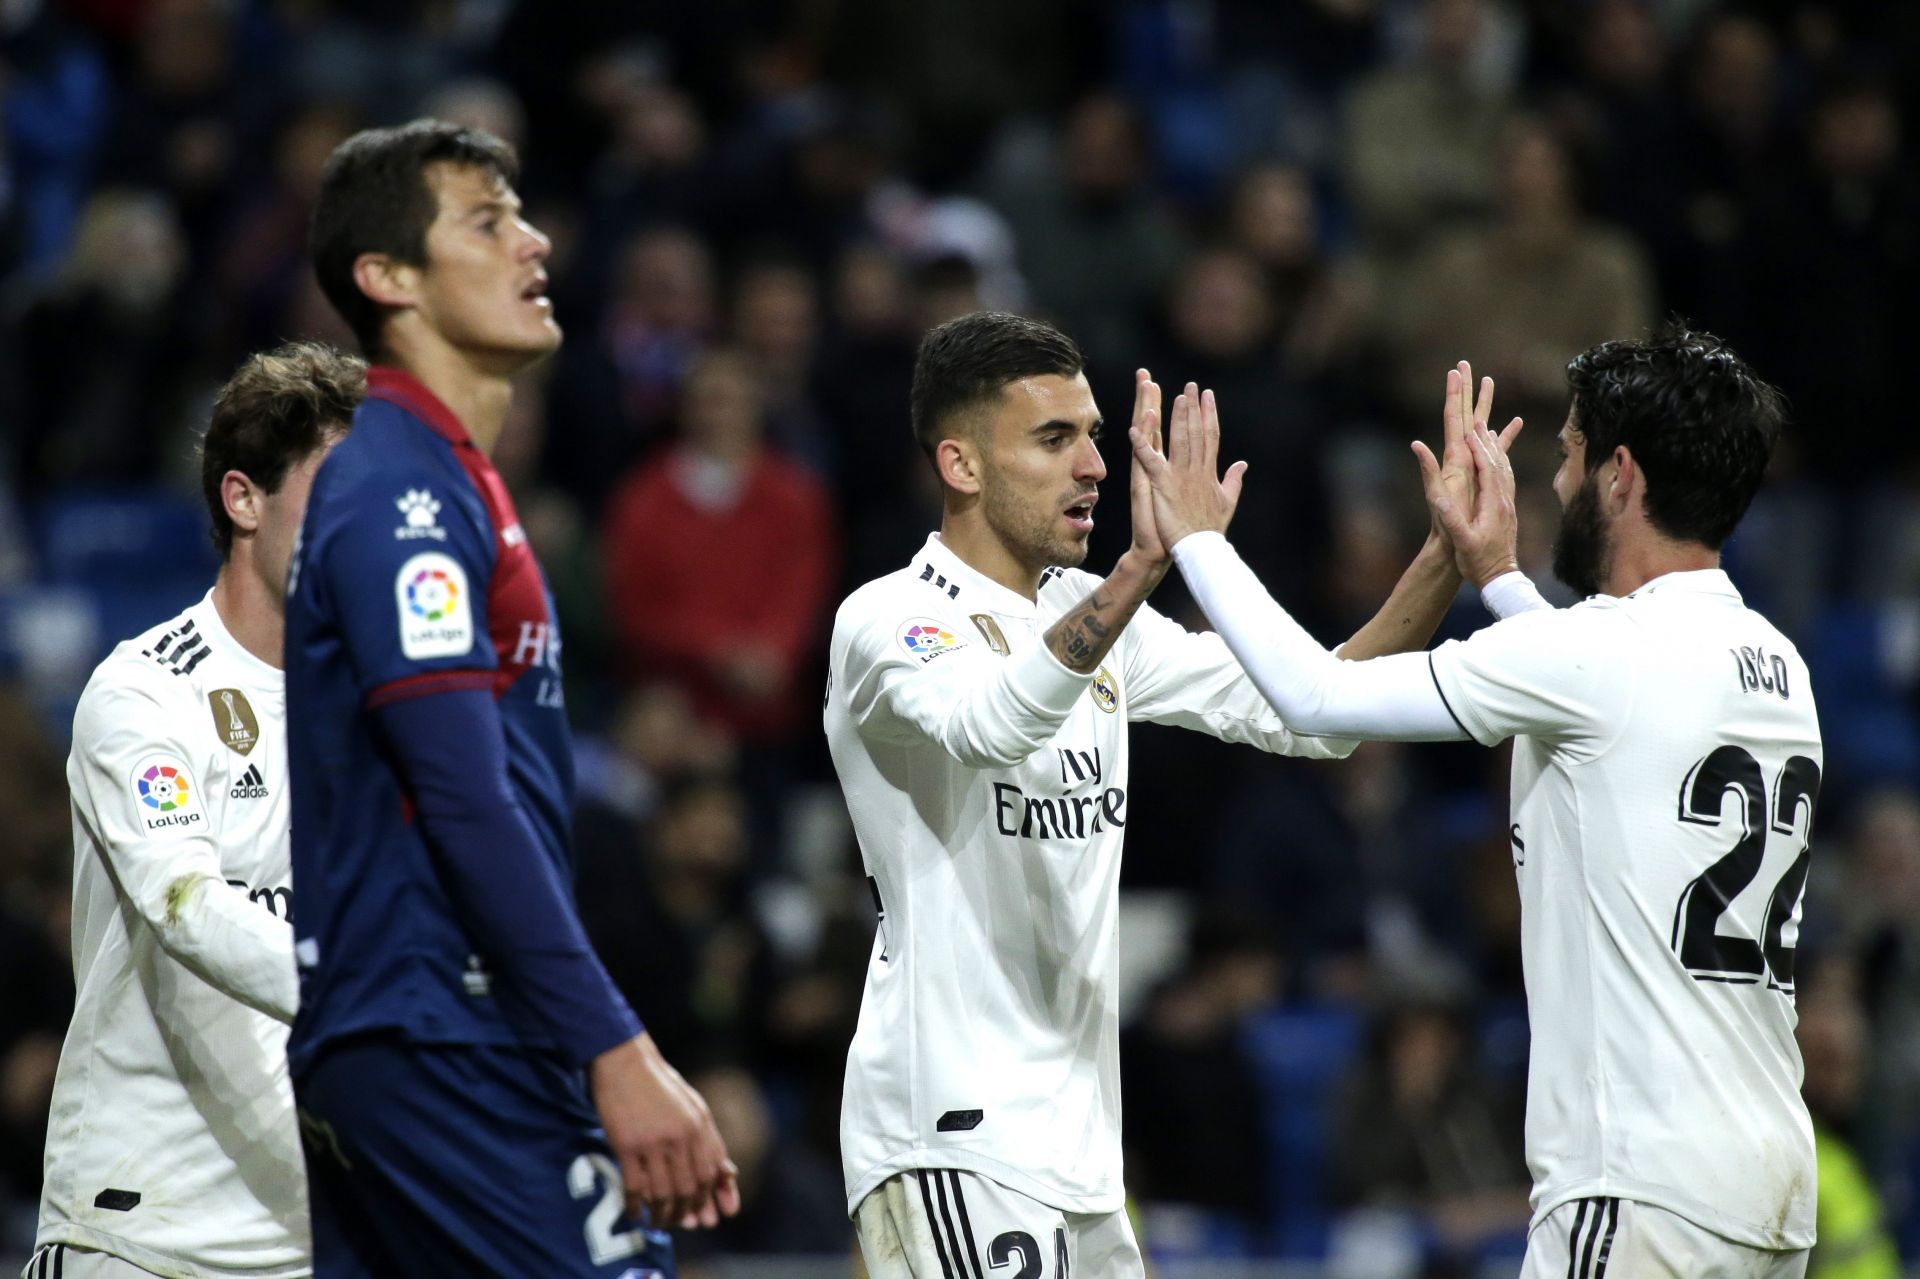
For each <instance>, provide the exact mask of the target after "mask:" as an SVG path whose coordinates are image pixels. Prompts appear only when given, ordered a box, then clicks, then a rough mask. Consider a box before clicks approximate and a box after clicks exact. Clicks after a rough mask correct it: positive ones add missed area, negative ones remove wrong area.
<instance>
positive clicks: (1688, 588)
mask: <svg viewBox="0 0 1920 1279" xmlns="http://www.w3.org/2000/svg"><path fill="white" fill-rule="evenodd" d="M1653 594H1662V595H1681V594H1685V595H1724V596H1726V597H1727V598H1728V599H1731V600H1738V599H1739V598H1740V588H1739V587H1737V586H1735V585H1734V584H1733V579H1732V578H1730V577H1728V576H1727V570H1725V569H1723V568H1694V569H1687V570H1685V571H1683V572H1678V573H1662V574H1661V575H1660V576H1658V577H1656V578H1654V579H1653V580H1652V581H1651V582H1648V583H1646V584H1645V585H1643V586H1642V587H1641V588H1640V589H1639V590H1637V591H1633V592H1630V593H1629V594H1628V595H1627V598H1628V599H1630V600H1637V599H1640V598H1641V597H1642V596H1646V595H1653Z"/></svg>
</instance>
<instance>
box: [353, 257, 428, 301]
mask: <svg viewBox="0 0 1920 1279" xmlns="http://www.w3.org/2000/svg"><path fill="white" fill-rule="evenodd" d="M353 282H354V283H355V284H356V285H358V286H359V288H360V291H361V292H362V293H364V294H366V295H367V296H368V297H370V298H372V299H373V300H374V301H375V302H378V303H379V304H380V305H381V306H393V307H402V306H411V305H413V302H414V299H415V295H416V293H417V291H418V289H419V283H420V268H419V267H416V266H413V265H411V264H409V263H406V262H402V261H400V260H399V259H398V258H394V257H389V256H388V255H387V254H385V253H362V254H361V255H360V256H359V257H357V258H355V259H354V260H353Z"/></svg>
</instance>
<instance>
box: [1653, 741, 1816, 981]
mask: <svg viewBox="0 0 1920 1279" xmlns="http://www.w3.org/2000/svg"><path fill="white" fill-rule="evenodd" d="M1767 790H1768V788H1767V779H1766V774H1765V773H1763V772H1762V771H1761V768H1760V761H1758V760H1756V759H1755V758H1754V757H1753V754H1752V752H1750V751H1748V750H1747V749H1746V748H1745V747H1742V746H1721V747H1718V748H1716V749H1715V750H1714V752H1713V753H1712V754H1710V755H1708V756H1707V757H1706V758H1705V759H1703V760H1701V761H1700V762H1699V763H1698V764H1695V765H1694V766H1693V769H1692V771H1691V772H1689V773H1688V774H1687V778H1686V780H1685V781H1683V782H1682V783H1680V820H1681V821H1683V822H1686V823H1688V824H1690V825H1698V826H1718V825H1720V824H1721V823H1720V805H1721V802H1722V800H1724V799H1725V797H1726V793H1727V792H1728V791H1733V792H1734V793H1735V794H1736V795H1738V796H1739V798H1740V813H1741V819H1742V820H1741V827H1742V831H1741V835H1740V839H1739V841H1738V842H1737V843H1735V844H1734V846H1733V849H1732V851H1731V852H1729V853H1727V855H1726V856H1724V857H1722V858H1720V859H1719V860H1718V861H1716V862H1714V863H1713V865H1711V866H1709V867H1707V868H1706V870H1704V871H1702V872H1701V873H1700V874H1699V875H1698V876H1696V877H1695V878H1694V879H1693V880H1692V881H1691V882H1690V883H1688V884H1687V886H1686V888H1685V889H1684V890H1682V892H1681V894H1680V901H1679V904H1678V905H1676V906H1675V907H1674V911H1673V949H1674V953H1675V954H1677V955H1678V956H1679V957H1680V963H1681V965H1682V966H1683V967H1684V968H1685V969H1686V970H1687V971H1688V972H1689V973H1691V974H1693V976H1694V977H1695V978H1697V979H1698V980H1701V981H1724V982H1735V983H1741V984H1758V983H1760V982H1763V981H1764V982H1765V983H1766V985H1767V988H1768V989H1770V990H1778V991H1784V992H1786V993H1787V994H1789V995H1791V994H1792V993H1793V957H1794V947H1792V946H1790V945H1788V944H1787V941H1786V930H1787V924H1788V922H1789V921H1791V920H1792V918H1793V914H1794V910H1795V909H1796V908H1797V907H1798V905H1799V903H1800V894H1801V893H1802V892H1803V891H1804V890H1805V888H1806V886H1807V865H1808V863H1809V861H1810V859H1811V857H1812V853H1811V852H1810V850H1809V849H1808V847H1807V843H1808V841H1809V840H1811V839H1812V838H1813V809H1814V804H1815V802H1816V801H1817V800H1818V799H1819V796H1820V765H1818V764H1816V763H1814V762H1813V761H1812V760H1811V759H1808V758H1807V757H1806V756H1805V755H1795V756H1794V757H1793V758H1791V759H1789V760H1788V761H1787V762H1786V765H1785V766H1784V767H1783V768H1782V769H1781V770H1780V774H1779V776H1778V778H1777V779H1776V780H1775V783H1774V786H1773V794H1772V796H1771V799H1772V801H1773V802H1772V803H1771V804H1769V803H1768V799H1769V795H1768V793H1767ZM1802 804H1804V805H1805V806H1806V810H1807V816H1806V821H1805V824H1804V825H1803V824H1802V823H1801V820H1800V807H1801V805H1802ZM1769 832H1778V833H1779V834H1782V835H1787V836H1794V835H1798V836H1799V843H1800V851H1799V854H1798V855H1797V856H1795V857H1794V859H1793V864H1792V865H1790V866H1788V867H1787V872H1786V874H1784V875H1782V876H1781V877H1780V880H1779V882H1778V883H1776V884H1775V885H1774V886H1773V893H1772V895H1771V896H1770V897H1768V898H1767V913H1766V915H1765V916H1764V918H1763V920H1762V922H1761V926H1760V936H1759V937H1743V936H1739V935H1737V934H1733V933H1722V932H1720V931H1719V927H1720V919H1721V917H1722V916H1723V915H1725V914H1726V913H1727V911H1728V909H1729V908H1730V907H1731V906H1732V905H1733V900H1734V898H1736V897H1738V896H1739V895H1740V894H1741V893H1743V892H1745V891H1746V889H1747V886H1748V885H1749V884H1751V883H1753V881H1754V877H1755V876H1757V875H1758V874H1759V873H1760V864H1761V862H1763V861H1765V860H1766V855H1767V835H1768V833H1769Z"/></svg>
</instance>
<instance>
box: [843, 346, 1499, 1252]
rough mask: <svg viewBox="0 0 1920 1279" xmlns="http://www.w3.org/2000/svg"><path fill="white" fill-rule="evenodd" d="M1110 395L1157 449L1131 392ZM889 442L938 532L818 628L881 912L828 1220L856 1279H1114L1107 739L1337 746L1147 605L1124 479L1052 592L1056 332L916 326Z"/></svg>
mask: <svg viewBox="0 0 1920 1279" xmlns="http://www.w3.org/2000/svg"><path fill="white" fill-rule="evenodd" d="M1135 392H1136V393H1135V402H1134V410H1133V423H1134V428H1135V429H1136V430H1141V431H1145V432H1148V433H1152V432H1153V431H1155V430H1156V429H1157V422H1158V415H1159V406H1160V393H1159V388H1158V387H1157V386H1156V385H1154V383H1152V382H1151V381H1149V380H1148V377H1147V374H1146V371H1145V370H1142V371H1141V372H1140V373H1139V374H1138V375H1137V378H1136V387H1135ZM1490 394H1491V391H1490V389H1489V391H1488V395H1489V396H1490ZM1489 404H1490V401H1488V402H1483V406H1482V408H1481V410H1480V411H1481V412H1482V413H1484V411H1485V408H1486V407H1488V406H1489ZM1450 411H1453V408H1452V406H1451V405H1450ZM912 418H913V429H914V433H915V435H916V436H917V437H918V439H919V442H920V445H921V447H922V448H923V449H924V450H925V451H926V453H927V455H928V457H929V458H930V459H931V460H932V462H933V464H934V467H935V469H936V470H937V472H938V473H939V477H940V482H941V485H942V489H943V493H944V501H945V508H944V513H943V519H942V522H941V528H940V531H939V532H938V533H936V534H933V535H932V536H930V537H928V539H927V541H926V544H925V545H924V546H922V547H921V548H920V549H919V550H918V551H917V552H916V553H915V554H914V555H913V558H912V559H911V560H910V561H908V563H907V565H906V566H905V567H904V568H902V569H900V570H899V571H898V572H895V573H892V574H889V575H888V576H886V577H882V578H879V579H877V580H875V581H873V582H869V583H868V584H866V585H865V586H863V587H861V588H860V589H859V590H857V591H855V592H854V593H853V594H852V595H851V596H849V597H848V598H847V600H846V601H845V602H844V603H843V604H842V605H841V607H840V610H839V613H838V615H837V616H836V618H835V620H834V628H833V641H832V651H831V670H830V674H829V681H828V686H827V698H826V708H825V722H826V732H827V741H828V745H829V747H830V749H831V751H832V755H833V762H834V767H835V769H836V770H837V771H838V773H839V776H840V782H841V785H842V787H843V788H844V789H845V792H846V797H847V804H848V807H849V809H850V810H851V812H852V815H853V824H854V830H855V832H856V834H857V835H858V837H859V842H860V848H861V854H862V857H863V858H864V860H865V863H866V869H867V871H868V874H869V877H870V880H871V883H872V885H873V891H874V896H875V901H876V904H877V906H878V907H879V910H880V912H881V921H880V929H879V935H878V937H877V938H876V939H875V945H874V950H873V956H872V960H871V962H870V963H869V965H868V969H867V977H866V990H865V994H864V997H863V999H862V1003H861V1009H860V1021H859V1026H858V1029H857V1030H856V1032H855V1035H854V1040H853V1045H852V1048H851V1051H850V1053H849V1060H848V1066H847V1078H846V1086H845V1088H846V1090H845V1098H844V1101H843V1105H842V1111H841V1151H842V1158H843V1162H844V1171H845V1176H846V1190H847V1208H848V1212H849V1213H850V1214H851V1215H852V1216H853V1217H854V1220H855V1225H856V1229H857V1232H858V1234H859V1237H860V1243H861V1250H862V1252H863V1253H864V1254H865V1256H866V1259H867V1266H868V1269H869V1271H870V1273H872V1274H873V1275H874V1276H875V1279H896V1277H905V1276H913V1279H930V1277H936V1279H955V1277H956V1276H976V1277H977V1276H978V1275H980V1274H982V1273H984V1272H985V1271H986V1270H987V1269H999V1268H1002V1267H1009V1266H1011V1267H1014V1268H1015V1269H1014V1270H1009V1271H1007V1273H1009V1274H1011V1273H1015V1272H1016V1271H1017V1273H1019V1274H1021V1275H1027V1276H1037V1275H1040V1274H1041V1273H1043V1271H1044V1273H1046V1274H1050V1275H1057V1276H1060V1279H1066V1276H1067V1274H1068V1272H1069V1270H1071V1273H1072V1275H1073V1276H1075V1279H1105V1277H1107V1276H1138V1275H1140V1274H1141V1273H1142V1263H1141V1258H1140V1251H1139V1248H1138V1245H1137V1244H1136V1242H1135V1239H1134V1235H1133V1231H1132V1228H1131V1227H1130V1226H1129V1224H1128V1222H1127V1217H1126V1213H1125V1212H1124V1210H1123V1204H1124V1199H1125V1194H1124V1190H1123V1187H1122V1179H1121V1154H1120V1098H1119V1070H1118V1055H1119V1012H1118V1006H1117V985H1118V956H1117V942H1116V932H1115V929H1116V924H1115V918H1116V915H1117V912H1118V905H1119V899H1118V883H1119V868H1120V846H1121V838H1122V835H1123V834H1124V831H1125V827H1126V823H1127V818H1128V808H1127V731H1126V726H1127V723H1128V722H1129V721H1131V720H1153V721H1156V722H1159V723H1166V724H1179V725H1181V726H1183V727H1186V728H1192V729H1197V730H1199V731H1201V732H1205V733H1210V734H1212V735H1214V736H1215V737H1219V738H1222V739H1225V740H1228V741H1235V742H1245V743H1249V744H1252V745H1255V746H1258V747H1260V748H1261V749H1263V750H1267V751H1273V752H1276V753H1283V754H1295V755H1308V756H1315V757H1328V756H1337V755H1341V754H1344V753H1346V752H1347V751H1348V750H1350V749H1351V744H1349V743H1343V742H1337V741H1332V740H1326V739H1321V738H1316V737H1303V736H1299V735H1296V734H1295V733H1293V732H1291V731H1289V726H1288V725H1286V724H1285V723H1283V722H1282V719H1281V717H1279V716H1276V715H1275V714H1274V713H1273V712H1272V710H1271V709H1270V708H1269V707H1268V706H1267V704H1266V703H1265V701H1264V700H1263V699H1262V698H1261V696H1260V693H1259V690H1257V689H1256V688H1255V687H1254V686H1253V685H1252V684H1251V683H1250V682H1249V681H1248V680H1247V678H1246V676H1245V674H1244V673H1243V672H1242V671H1241V670H1240V668H1239V666H1238V664H1237V663H1236V662H1235V661H1234V659H1233V655H1232V654H1231V653H1230V652H1229V651H1228V650H1227V648H1226V646H1225V645H1224V644H1223V643H1222V642H1221V641H1220V639H1219V637H1217V636H1214V635H1197V634H1192V633H1189V632H1188V631H1186V630H1185V629H1184V628H1182V627H1181V626H1179V625H1178V624H1177V623H1175V622H1173V621H1171V620H1169V619H1167V618H1165V617H1162V616H1160V615H1159V614H1157V613H1155V612H1154V611H1153V610H1151V609H1145V608H1143V607H1142V604H1143V602H1144V601H1145V599H1146V597H1147V595H1148V593H1149V592H1150V591H1152V590H1153V588H1154V586H1155V585H1156V584H1157V583H1158V582H1159V581H1160V579H1161V577H1162V576H1163V575H1164V574H1165V573H1166V571H1167V569H1168V567H1169V566H1170V563H1171V561H1170V559H1169V557H1168V554H1167V551H1166V549H1165V547H1164V546H1163V544H1162V539H1161V535H1160V533H1159V531H1158V530H1157V529H1156V526H1155V522H1154V511H1153V505H1152V500H1151V497H1150V494H1149V492H1148V489H1147V487H1146V482H1145V473H1144V472H1143V471H1142V470H1140V469H1139V468H1137V467H1136V468H1135V469H1134V472H1133V478H1132V483H1131V485H1130V488H1129V494H1130V499H1131V506H1132V511H1131V514H1132V519H1133V529H1132V544H1131V546H1130V547H1129V548H1128V550H1127V551H1126V552H1125V554H1123V555H1122V556H1121V557H1120V560H1119V563H1118V564H1116V565H1115V567H1114V569H1113V571H1112V572H1111V573H1110V574H1109V575H1108V576H1107V577H1106V578H1105V579H1104V580H1101V579H1098V578H1095V577H1093V576H1092V575H1091V574H1087V573H1082V572H1079V571H1077V570H1076V569H1074V568H1073V566H1074V565H1076V564H1078V563H1080V562H1081V561H1082V560H1083V559H1084V558H1085V557H1086V553H1087V538H1088V535H1089V534H1090V533H1091V531H1092V529H1093V512H1094V506H1095V503H1096V502H1097V501H1098V498H1099V494H1098V485H1099V482H1100V480H1101V479H1102V478H1103V477H1104V476H1105V475H1106V466H1105V464H1104V463H1103V462H1102V460H1101V457H1100V449H1099V443H1098V441H1099V435H1100V424H1101V423H1100V413H1099V410H1098V409H1097V408H1096V407H1095V405H1094V401H1093V395H1092V393H1091V391H1089V389H1088V387H1087V380H1086V377H1085V375H1084V374H1083V373H1082V362H1081V357H1080V353H1079V351H1078V350H1077V349H1076V348H1075V346H1074V344H1073V343H1072V342H1071V341H1070V340H1069V339H1068V338H1067V337H1066V336H1064V335H1063V334H1061V333H1060V332H1058V331H1057V330H1055V329H1053V328H1051V327H1049V326H1047V325H1045V324H1041V323H1038V322H1036V321H1033V320H1028V319H1023V318H1021V317H1018V316H1013V315H1004V314H996V313H991V312H987V313H980V314H975V315H968V316H963V317H961V318H959V319H955V320H952V321H949V322H947V323H945V324H942V325H940V326H938V327H937V328H935V329H933V330H932V331H931V332H929V333H928V334H927V336H926V337H925V339H924V340H923V341H922V344H921V347H920V351H919V355H918V359H917V364H916V368H915V370H914V380H913V392H912ZM1451 565H1452V557H1451V552H1450V550H1449V549H1448V548H1447V547H1446V546H1445V545H1444V543H1443V542H1442V541H1440V540H1439V539H1438V538H1430V539H1429V541H1428V544H1427V545H1426V546H1425V547H1423V549H1422V550H1421V552H1420V555H1419V557H1418V558H1417V559H1416V560H1415V561H1414V563H1413V565H1412V567H1410V568H1409V569H1408V570H1407V572H1406V574H1405V575H1404V576H1403V577H1402V578H1401V580H1400V583H1399V585H1398V586H1397V587H1396V588H1395V590H1394V592H1393V595H1392V597H1391V598H1390V599H1389V600H1388V601H1387V603H1386V605H1385V606H1384V607H1383V608H1382V610H1381V612H1380V613H1379V615H1378V616H1376V617H1375V618H1374V619H1373V620H1372V621H1370V622H1369V623H1368V624H1367V625H1366V626H1365V627H1363V628H1362V630H1361V631H1360V632H1359V633H1358V634H1356V635H1355V636H1354V637H1353V638H1352V639H1351V640H1349V641H1348V642H1347V644H1346V645H1345V646H1344V648H1343V649H1342V650H1341V655H1342V656H1344V657H1364V656H1372V655H1375V654H1379V653H1387V652H1397V651H1400V650H1402V649H1404V648H1408V647H1418V646H1420V645H1423V644H1425V643H1426V642H1427V640H1428V639H1429V638H1430V637H1431V636H1432V633H1433V628H1434V627H1435V626H1436V625H1437V624H1438V622H1439V620H1440V617H1441V615H1442V613H1443V612H1444V610H1445V608H1446V606H1447V604H1448V602H1449V601H1450V600H1451V599H1452V598H1453V595H1454V593H1455V591H1456V589H1457V587H1458V585H1459V578H1458V576H1457V575H1456V573H1455V572H1454V571H1453V569H1452V566H1451ZM1316 651H1317V650H1316ZM1330 660H1331V659H1330Z"/></svg>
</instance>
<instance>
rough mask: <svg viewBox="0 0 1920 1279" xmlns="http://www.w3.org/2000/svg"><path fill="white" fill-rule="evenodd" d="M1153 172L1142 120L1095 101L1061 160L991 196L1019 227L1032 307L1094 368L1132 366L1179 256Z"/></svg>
mask: <svg viewBox="0 0 1920 1279" xmlns="http://www.w3.org/2000/svg"><path fill="white" fill-rule="evenodd" d="M1150 165H1151V157H1150V156H1149V154H1148V146H1147V135H1146V130H1145V127H1144V125H1143V124H1142V122H1141V120H1140V117H1139V115H1138V113H1137V112H1135V110H1134V109H1133V108H1132V107H1131V106H1129V105H1128V104H1127V103H1126V102H1125V101H1123V100H1122V99H1120V98H1118V97H1115V96H1114V95H1112V94H1109V93H1096V94H1093V95H1091V96H1089V97H1086V98H1083V99H1081V101H1080V102H1079V103H1078V104H1077V105H1076V106H1075V107H1074V109H1073V112H1072V114H1071V115H1070V116H1069V117H1068V118H1067V121H1066V123H1065V125H1064V126H1063V128H1062V131H1061V135H1060V141H1059V156H1058V159H1057V161H1054V162H1049V163H1046V164H1044V165H1042V166H1039V167H1037V168H1036V169H1034V170H1033V171H1030V172H1024V173H1023V172H1018V171H1015V172H1011V173H1003V174H1002V175H1001V176H999V177H998V178H997V179H996V181H995V182H994V184H993V189H992V190H991V192H990V193H989V194H990V198H991V199H992V201H993V203H994V204H995V205H996V206H997V207H998V208H999V209H1000V211H1001V212H1002V213H1004V214H1005V215H1006V217H1007V221H1008V222H1009V223H1011V224H1012V226H1013V232H1014V238H1015V240H1016V241H1017V243H1018V244H1019V250H1020V271H1021V274H1022V275H1024V276H1025V277H1026V280H1027V283H1028V285H1029V286H1030V287H1031V288H1032V290H1033V300H1034V304H1035V305H1036V306H1037V307H1038V308H1039V309H1040V310H1041V311H1043V312H1046V313H1047V314H1048V316H1049V317H1050V318H1051V319H1052V320H1053V321H1054V322H1055V323H1057V324H1059V325H1060V327H1061V328H1063V329H1064V330H1066V331H1067V332H1068V333H1071V334H1073V336H1074V340H1075V341H1076V342H1078V343H1079V344H1080V349H1081V350H1082V351H1083V352H1085V354H1086V357H1087V360H1088V362H1089V363H1090V364H1094V365H1105V366H1107V367H1114V366H1126V367H1131V366H1130V365H1128V364H1127V362H1128V361H1129V360H1132V359H1135V358H1136V357H1135V355H1134V352H1135V351H1136V350H1138V348H1139V342H1140V336H1141V333H1142V332H1143V327H1142V326H1143V324H1144V321H1145V320H1146V317H1147V314H1148V312H1149V310H1150V309H1151V308H1152V305H1153V301H1154V299H1155V298H1156V297H1158V296H1159V295H1160V294H1161V291H1162V290H1163V289H1164V288H1165V287H1166V285H1167V282H1168V281H1169V280H1170V279H1171V278H1172V272H1173V267H1174V262H1175V260H1176V259H1177V258H1178V256H1179V253H1180V234H1179V231H1178V229H1177V227H1176V225H1175V224H1174V222H1173V221H1172V219H1171V218H1170V217H1169V216H1168V214H1167V212H1166V211H1165V210H1164V209H1163V208H1161V207H1160V205H1159V203H1158V202H1157V201H1156V199H1155V198H1154V195H1153V192H1152V188H1151V187H1150V186H1149V185H1148V182H1147V179H1148V175H1149V171H1150Z"/></svg>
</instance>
